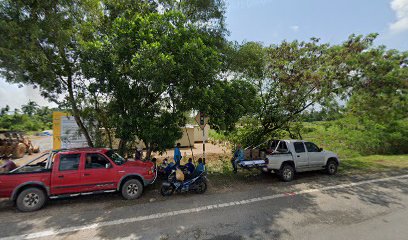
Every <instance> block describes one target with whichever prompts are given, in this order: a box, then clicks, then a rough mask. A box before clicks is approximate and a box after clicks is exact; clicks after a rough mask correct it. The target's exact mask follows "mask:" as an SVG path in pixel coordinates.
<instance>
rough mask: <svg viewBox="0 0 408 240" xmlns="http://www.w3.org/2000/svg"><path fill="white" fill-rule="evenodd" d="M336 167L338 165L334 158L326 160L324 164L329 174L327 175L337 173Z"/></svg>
mask: <svg viewBox="0 0 408 240" xmlns="http://www.w3.org/2000/svg"><path fill="white" fill-rule="evenodd" d="M337 167H338V165H337V162H336V161H334V160H329V161H327V164H326V172H327V174H329V175H334V174H336V173H337Z"/></svg>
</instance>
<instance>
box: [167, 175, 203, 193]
mask: <svg viewBox="0 0 408 240" xmlns="http://www.w3.org/2000/svg"><path fill="white" fill-rule="evenodd" d="M175 175H176V171H175V170H173V171H172V172H171V173H170V175H169V177H168V179H167V181H164V182H163V183H162V187H161V190H160V192H161V194H162V195H163V196H171V195H172V194H173V193H174V192H177V193H182V192H195V193H200V194H201V193H204V192H205V191H206V190H207V177H206V172H205V171H203V172H201V173H197V174H196V175H195V176H193V177H191V178H190V179H186V180H184V181H183V182H180V181H177V180H176V176H175Z"/></svg>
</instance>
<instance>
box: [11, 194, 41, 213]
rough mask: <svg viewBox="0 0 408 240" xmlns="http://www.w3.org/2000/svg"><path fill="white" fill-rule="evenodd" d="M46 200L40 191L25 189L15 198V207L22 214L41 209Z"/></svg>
mask: <svg viewBox="0 0 408 240" xmlns="http://www.w3.org/2000/svg"><path fill="white" fill-rule="evenodd" d="M46 200H47V198H46V195H45V193H44V191H42V190H41V189H38V188H27V189H25V190H23V191H22V192H21V193H20V194H18V196H17V200H16V206H17V209H18V210H20V211H22V212H32V211H36V210H38V209H40V208H42V207H43V206H44V204H45V202H46Z"/></svg>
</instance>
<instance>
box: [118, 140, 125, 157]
mask: <svg viewBox="0 0 408 240" xmlns="http://www.w3.org/2000/svg"><path fill="white" fill-rule="evenodd" d="M126 143H127V141H126V140H123V139H120V141H119V146H118V151H119V155H121V156H125V153H126Z"/></svg>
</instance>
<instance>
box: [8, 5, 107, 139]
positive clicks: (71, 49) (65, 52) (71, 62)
mask: <svg viewBox="0 0 408 240" xmlns="http://www.w3.org/2000/svg"><path fill="white" fill-rule="evenodd" d="M99 6H100V2H99V1H96V0H66V1H54V0H41V1H39V0H27V1H26V0H4V1H1V2H0V32H1V34H0V74H1V75H2V76H4V77H5V78H6V80H7V81H9V82H12V83H19V84H28V85H34V86H37V87H39V89H40V91H41V94H42V95H43V96H44V97H46V98H48V99H49V100H51V101H54V102H56V103H58V104H60V105H66V106H67V107H68V108H69V109H70V110H71V111H72V113H73V115H74V117H75V120H76V122H77V124H78V126H79V128H80V129H81V131H82V133H83V134H84V136H85V137H86V139H87V141H88V144H89V145H90V146H93V143H92V139H91V136H90V134H89V133H88V131H87V128H86V127H85V125H84V122H83V121H82V119H81V118H80V113H81V106H80V105H81V103H80V102H78V101H77V95H78V94H79V93H78V92H77V89H78V88H79V86H80V85H82V84H83V76H82V74H81V70H80V66H79V63H80V58H79V42H80V41H81V39H83V38H84V37H86V36H87V35H88V34H89V32H88V31H89V27H88V25H89V24H90V23H92V22H94V21H95V16H96V15H97V14H98V13H99Z"/></svg>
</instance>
